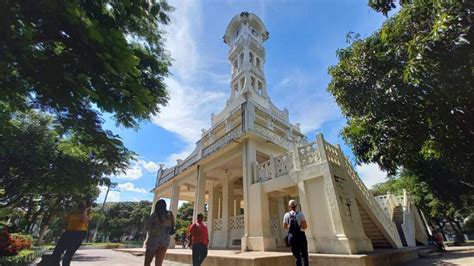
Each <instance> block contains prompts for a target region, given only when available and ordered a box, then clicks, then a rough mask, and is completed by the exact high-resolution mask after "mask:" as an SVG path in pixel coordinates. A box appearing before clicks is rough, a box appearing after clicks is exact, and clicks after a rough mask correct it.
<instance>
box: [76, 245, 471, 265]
mask: <svg viewBox="0 0 474 266" xmlns="http://www.w3.org/2000/svg"><path fill="white" fill-rule="evenodd" d="M178 251H181V250H178ZM181 252H183V253H186V252H189V251H188V250H182V251H181ZM221 252H222V253H226V252H227V253H229V252H232V251H221ZM221 255H224V256H225V255H227V254H221ZM143 260H144V257H143V256H134V255H131V254H128V253H124V252H117V251H113V250H111V249H80V250H78V251H77V252H76V254H75V255H74V258H73V261H72V264H71V265H72V266H108V265H117V266H122V265H123V266H125V265H143ZM152 265H154V263H152ZM163 265H164V266H185V265H186V266H187V265H189V264H183V263H177V262H170V261H164V263H163ZM428 265H465V266H468V265H474V247H448V250H447V252H444V253H443V254H442V255H435V256H430V257H428V258H420V259H418V260H414V261H411V262H409V263H407V264H405V266H428Z"/></svg>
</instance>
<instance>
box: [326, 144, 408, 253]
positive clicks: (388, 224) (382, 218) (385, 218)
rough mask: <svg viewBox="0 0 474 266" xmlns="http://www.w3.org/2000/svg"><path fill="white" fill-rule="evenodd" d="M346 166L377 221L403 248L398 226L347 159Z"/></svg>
mask: <svg viewBox="0 0 474 266" xmlns="http://www.w3.org/2000/svg"><path fill="white" fill-rule="evenodd" d="M325 144H326V143H325ZM326 150H327V149H326ZM344 165H345V168H346V171H347V173H348V174H349V176H350V177H351V179H352V181H354V183H355V184H356V186H357V187H358V188H359V190H360V192H361V193H362V195H363V196H364V198H365V199H366V202H367V203H368V204H369V206H370V207H371V210H372V213H373V214H374V215H375V216H376V217H377V220H379V222H380V223H381V224H382V225H383V226H384V227H385V229H386V232H388V234H389V235H390V237H391V238H392V240H393V241H394V242H395V244H396V245H397V246H398V247H401V246H402V244H401V243H402V242H401V240H400V235H399V234H398V231H397V227H396V225H395V224H394V223H393V222H392V219H390V216H389V215H387V213H386V212H385V211H384V210H383V209H382V207H381V206H380V205H379V204H378V203H377V201H376V200H375V198H374V196H373V195H372V193H371V192H370V191H369V189H368V188H367V187H366V186H365V185H364V183H363V182H362V180H361V179H360V178H359V176H358V175H357V173H356V172H355V171H354V170H353V169H352V165H351V164H350V162H349V161H348V160H347V159H345V162H344Z"/></svg>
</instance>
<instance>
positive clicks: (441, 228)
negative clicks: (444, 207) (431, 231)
mask: <svg viewBox="0 0 474 266" xmlns="http://www.w3.org/2000/svg"><path fill="white" fill-rule="evenodd" d="M435 222H436V224H437V225H438V227H439V229H440V231H441V234H442V235H443V238H444V240H445V241H446V240H448V238H447V237H446V234H445V233H444V230H443V228H444V225H445V223H443V224H442V225H441V222H439V221H438V220H435Z"/></svg>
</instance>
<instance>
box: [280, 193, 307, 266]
mask: <svg viewBox="0 0 474 266" xmlns="http://www.w3.org/2000/svg"><path fill="white" fill-rule="evenodd" d="M296 207H297V204H296V201H295V200H290V201H289V202H288V208H289V209H290V211H289V212H287V213H285V216H284V217H283V227H284V228H285V229H288V236H287V238H288V244H289V245H290V246H291V252H292V253H293V256H295V258H296V266H301V265H305V266H308V265H309V258H308V241H307V240H306V235H305V233H304V230H305V229H306V228H307V227H308V225H307V224H306V219H305V217H304V214H303V212H301V211H297V210H296Z"/></svg>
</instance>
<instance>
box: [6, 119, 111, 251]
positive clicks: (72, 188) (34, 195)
mask: <svg viewBox="0 0 474 266" xmlns="http://www.w3.org/2000/svg"><path fill="white" fill-rule="evenodd" d="M2 114H3V116H1V115H0V119H1V121H2V127H0V136H1V137H0V190H1V191H2V193H1V194H0V203H1V205H2V207H3V208H5V207H7V208H11V209H16V208H19V209H22V210H23V211H24V213H25V215H24V216H23V217H22V223H21V228H18V229H19V230H22V231H26V232H29V231H31V229H32V227H33V225H34V224H38V225H40V227H41V230H40V235H39V240H38V242H39V243H41V241H42V238H43V236H44V235H45V234H46V233H47V231H48V228H49V224H50V223H52V222H55V221H57V220H59V219H61V218H62V217H63V216H65V214H66V213H68V212H70V211H72V210H74V209H75V208H76V205H77V203H78V202H80V201H81V200H83V199H85V198H89V199H92V198H95V197H97V195H98V193H99V191H98V189H97V186H98V185H101V184H107V183H109V182H110V181H109V179H108V178H106V177H104V176H105V175H109V174H111V173H112V172H113V171H114V169H115V166H114V165H109V164H108V163H107V162H104V161H100V160H96V159H95V158H94V157H92V156H90V154H92V153H95V154H99V155H100V153H101V152H103V151H101V150H100V149H96V148H94V147H87V146H84V145H80V144H78V143H77V142H76V141H75V135H73V134H72V135H61V134H59V133H58V130H57V125H56V124H54V123H53V119H52V118H51V117H50V116H47V115H44V114H42V113H39V112H35V111H30V112H27V113H20V112H17V113H16V114H15V115H12V114H8V115H7V114H5V113H2ZM7 118H9V119H7Z"/></svg>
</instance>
